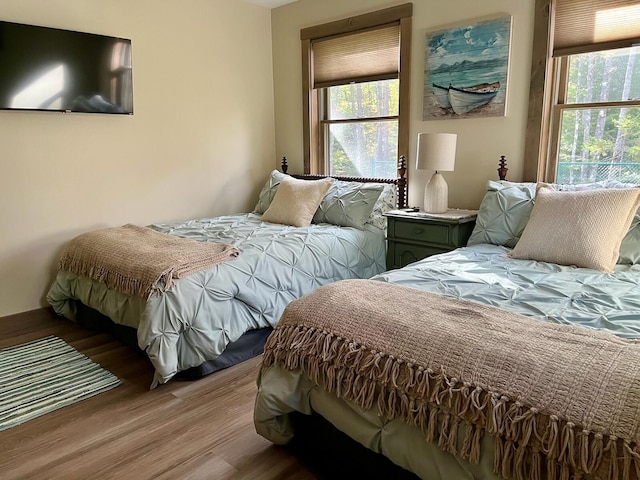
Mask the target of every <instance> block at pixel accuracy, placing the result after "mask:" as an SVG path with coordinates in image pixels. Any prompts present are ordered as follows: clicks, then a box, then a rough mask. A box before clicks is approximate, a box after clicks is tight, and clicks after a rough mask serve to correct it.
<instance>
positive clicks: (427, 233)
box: [392, 221, 450, 245]
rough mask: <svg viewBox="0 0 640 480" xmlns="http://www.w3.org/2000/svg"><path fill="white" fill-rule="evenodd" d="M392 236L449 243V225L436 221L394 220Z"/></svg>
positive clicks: (417, 240)
mask: <svg viewBox="0 0 640 480" xmlns="http://www.w3.org/2000/svg"><path fill="white" fill-rule="evenodd" d="M393 230H394V231H393V235H392V236H393V237H395V238H402V239H405V240H413V241H416V242H424V241H428V242H430V243H441V244H442V245H447V244H448V243H449V241H450V240H449V230H450V226H449V225H439V224H437V223H424V222H422V223H414V222H406V221H405V222H394V227H393Z"/></svg>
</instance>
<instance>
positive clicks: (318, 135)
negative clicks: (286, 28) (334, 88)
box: [300, 3, 413, 175]
mask: <svg viewBox="0 0 640 480" xmlns="http://www.w3.org/2000/svg"><path fill="white" fill-rule="evenodd" d="M412 14H413V4H412V3H406V4H403V5H398V6H395V7H390V8H386V9H383V10H378V11H376V12H371V13H366V14H363V15H357V16H354V17H349V18H346V19H343V20H338V21H335V22H330V23H326V24H323V25H317V26H314V27H309V28H304V29H302V30H300V40H301V43H302V96H303V102H302V104H303V118H302V124H303V148H304V152H303V158H304V173H305V174H312V175H326V174H328V167H329V166H328V165H327V164H326V161H325V158H326V148H327V145H326V140H327V139H326V138H325V137H326V135H324V134H323V133H322V131H321V129H323V128H325V127H324V124H323V123H322V121H323V112H324V111H326V108H327V103H326V102H327V97H328V95H327V94H326V93H324V90H325V88H322V89H321V88H317V89H314V88H313V58H312V56H313V53H312V42H313V41H314V40H318V39H321V38H324V37H329V36H335V35H346V34H350V33H356V32H358V31H360V30H366V29H374V28H384V27H385V26H389V25H392V24H399V25H400V64H399V69H398V70H399V73H398V78H399V81H400V87H399V99H398V158H400V156H402V155H404V156H405V158H406V157H407V153H408V149H409V119H410V101H409V93H410V84H411V16H412ZM368 121H369V120H368Z"/></svg>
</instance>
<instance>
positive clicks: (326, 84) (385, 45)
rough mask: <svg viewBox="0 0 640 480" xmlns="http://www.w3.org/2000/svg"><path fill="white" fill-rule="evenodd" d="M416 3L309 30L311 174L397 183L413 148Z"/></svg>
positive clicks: (306, 77) (305, 46)
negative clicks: (411, 89)
mask: <svg viewBox="0 0 640 480" xmlns="http://www.w3.org/2000/svg"><path fill="white" fill-rule="evenodd" d="M411 14H412V4H405V5H400V6H398V7H391V8H388V9H385V10H381V11H378V12H373V13H370V14H365V15H360V16H357V17H351V18H349V19H345V20H343V21H338V22H332V23H329V24H325V25H319V26H316V27H310V28H307V29H303V30H302V31H301V32H300V37H301V39H302V52H303V83H304V86H303V91H304V103H303V105H304V117H303V120H304V146H305V173H312V174H330V175H341V176H354V177H373V178H394V177H395V176H396V175H397V163H398V157H399V156H400V155H405V156H406V154H407V149H408V143H409V81H410V72H409V65H410V58H409V57H410V45H411Z"/></svg>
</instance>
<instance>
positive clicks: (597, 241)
mask: <svg viewBox="0 0 640 480" xmlns="http://www.w3.org/2000/svg"><path fill="white" fill-rule="evenodd" d="M639 205H640V189H637V188H633V189H606V190H605V189H599V190H581V191H571V192H559V191H556V190H554V189H553V188H552V187H550V186H548V185H544V184H542V185H540V186H539V187H538V191H537V193H536V198H535V204H534V206H533V209H532V210H531V217H530V218H529V222H528V223H527V226H526V227H525V229H524V231H523V232H522V236H521V237H520V240H519V241H518V243H517V245H516V246H515V248H514V249H513V250H512V251H511V252H510V254H509V255H510V256H511V257H512V258H520V259H526V260H537V261H541V262H550V263H557V264H560V265H576V266H578V267H586V268H592V269H594V270H600V271H603V272H611V271H613V267H614V266H615V264H616V260H617V259H618V254H619V250H620V243H621V242H622V239H623V237H624V236H625V234H626V233H627V231H628V230H629V225H631V221H632V220H633V217H634V215H635V213H636V210H637V209H638V206H639Z"/></svg>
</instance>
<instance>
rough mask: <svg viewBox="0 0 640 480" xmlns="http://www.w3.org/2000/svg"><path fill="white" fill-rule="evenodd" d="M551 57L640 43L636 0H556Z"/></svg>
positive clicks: (554, 3) (638, 12)
mask: <svg viewBox="0 0 640 480" xmlns="http://www.w3.org/2000/svg"><path fill="white" fill-rule="evenodd" d="M552 4H553V5H554V10H553V12H554V22H555V26H554V36H553V56H554V57H560V56H563V55H573V54H576V53H586V52H593V51H597V50H608V49H611V48H622V47H630V46H631V45H634V44H637V43H640V1H639V0H556V1H555V2H553V3H552Z"/></svg>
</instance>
